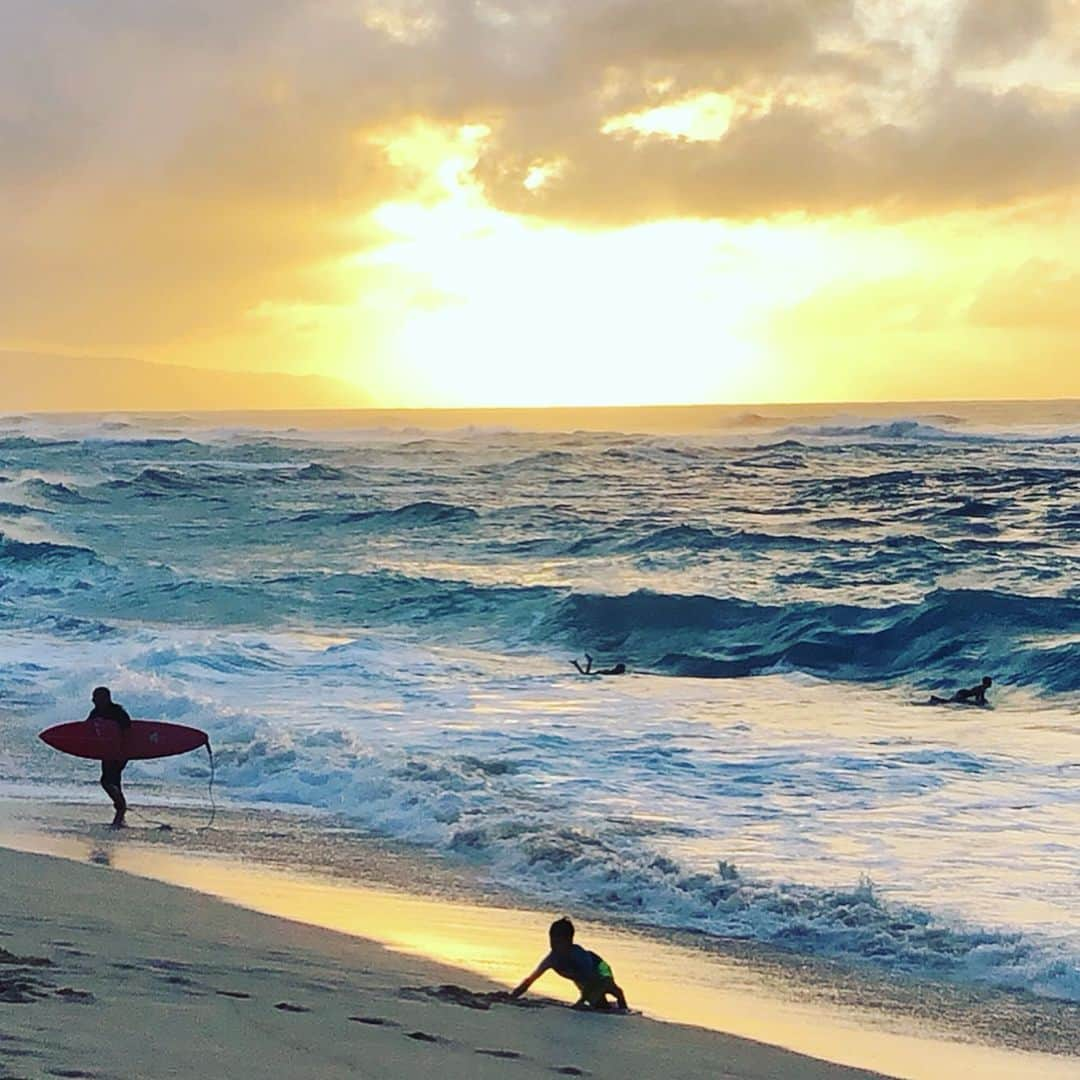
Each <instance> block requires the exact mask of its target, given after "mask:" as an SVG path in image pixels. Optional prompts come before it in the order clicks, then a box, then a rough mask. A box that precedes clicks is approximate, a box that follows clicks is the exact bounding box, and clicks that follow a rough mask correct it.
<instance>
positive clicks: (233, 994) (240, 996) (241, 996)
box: [214, 990, 251, 1001]
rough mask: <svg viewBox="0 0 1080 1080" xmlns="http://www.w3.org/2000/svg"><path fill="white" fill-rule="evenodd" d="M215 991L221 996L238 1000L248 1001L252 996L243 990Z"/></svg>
mask: <svg viewBox="0 0 1080 1080" xmlns="http://www.w3.org/2000/svg"><path fill="white" fill-rule="evenodd" d="M214 993H215V994H219V995H220V996H221V997H227V998H236V999H237V1001H247V1000H249V999H250V998H251V995H250V994H245V993H244V991H243V990H215V991H214Z"/></svg>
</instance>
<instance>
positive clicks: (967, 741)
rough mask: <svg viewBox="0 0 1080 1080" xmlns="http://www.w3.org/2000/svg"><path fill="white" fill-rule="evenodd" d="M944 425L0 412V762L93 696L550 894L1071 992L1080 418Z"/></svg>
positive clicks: (277, 800)
mask: <svg viewBox="0 0 1080 1080" xmlns="http://www.w3.org/2000/svg"><path fill="white" fill-rule="evenodd" d="M948 410H949V411H948V413H944V414H943V413H935V414H933V415H916V414H914V412H913V411H912V407H910V406H909V407H908V408H907V412H908V415H904V411H903V410H902V409H898V410H895V413H894V415H888V414H885V413H883V411H881V410H879V413H878V415H875V416H859V415H851V410H847V414H845V412H844V411H843V410H837V411H836V412H835V413H834V414H831V415H830V414H827V413H822V414H820V415H817V416H813V415H808V414H807V411H806V410H802V411H801V412H799V413H798V414H796V413H794V412H789V413H785V412H784V411H783V410H772V412H773V413H775V415H771V416H770V417H762V416H749V417H748V416H738V415H734V414H730V413H723V414H721V413H719V412H718V413H717V414H715V415H711V414H704V415H698V414H695V417H694V419H695V428H696V429H695V430H683V431H680V432H673V431H654V432H653V433H639V434H634V433H627V432H626V431H614V432H613V431H602V430H576V429H575V430H565V431H558V430H555V431H552V430H547V431H529V430H525V429H523V428H521V427H520V425H519V426H517V427H514V426H510V425H503V424H500V423H498V421H497V420H496V421H495V422H494V423H493V422H491V421H490V420H488V421H487V422H485V423H484V424H483V425H474V426H471V427H469V426H460V425H459V426H456V427H450V428H447V427H446V426H445V425H446V421H445V418H441V419H440V420H439V423H438V424H436V423H434V422H433V423H431V424H429V425H425V422H424V420H425V418H424V417H423V416H420V417H417V418H415V420H414V422H413V423H412V424H411V425H410V426H409V427H403V426H401V424H400V423H389V422H388V421H383V422H381V423H380V422H379V421H378V418H373V417H371V416H366V417H359V416H357V417H354V418H352V423H347V422H339V423H338V425H337V426H335V427H327V426H326V424H327V421H326V419H325V418H319V417H317V416H314V417H312V416H307V417H305V416H303V415H298V416H295V417H289V418H268V417H265V416H264V417H261V418H259V417H256V418H251V417H247V418H227V417H220V416H216V417H164V416H122V417H120V416H118V417H101V418H70V417H69V418H64V417H56V418H41V417H10V418H6V419H0V695H2V702H3V705H2V706H0V730H3V731H4V733H5V743H4V747H3V749H0V781H2V782H3V783H4V784H5V785H6V786H7V788H8V790H19V791H23V792H24V793H25V791H26V790H28V787H27V786H28V785H29V788H30V789H33V790H35V791H41V790H44V789H45V787H46V786H47V787H48V789H49V790H53V791H56V790H64V791H70V790H71V789H72V788H73V786H74V785H76V784H79V783H83V782H85V781H86V779H87V769H86V766H85V765H80V764H79V763H78V762H73V761H71V760H70V759H65V758H62V757H60V756H59V755H53V754H49V753H48V752H46V751H45V750H44V749H43V748H42V747H41V746H40V744H38V743H36V741H35V740H34V738H33V735H34V733H35V732H36V731H37V730H38V729H39V728H40V727H43V726H45V725H46V724H48V723H52V722H59V721H60V720H67V719H72V718H78V717H79V716H81V715H84V714H85V711H86V709H87V708H88V707H89V706H88V700H87V699H88V694H89V690H90V688H91V687H92V686H94V685H96V684H98V683H102V682H105V683H108V684H109V685H111V686H112V687H113V688H114V691H115V693H116V696H117V697H118V699H119V700H121V701H122V702H123V703H124V704H125V705H126V706H127V707H128V708H129V710H130V711H131V712H132V713H133V714H135V715H139V716H143V717H162V718H168V719H174V720H178V721H183V722H190V723H195V724H198V725H199V726H202V727H205V728H207V729H208V730H209V731H210V732H211V735H212V738H213V741H214V743H215V746H216V747H217V751H218V760H219V771H218V781H219V783H220V785H221V790H223V791H224V792H225V793H226V795H227V796H228V797H230V798H232V799H234V800H237V801H244V802H248V803H251V802H267V803H274V804H278V805H281V804H286V805H294V806H297V807H302V808H307V809H311V810H316V811H333V812H335V813H336V814H343V815H345V816H347V817H348V818H350V819H352V820H354V821H355V822H356V823H357V824H358V825H360V826H363V827H364V828H369V829H374V830H376V831H378V832H381V833H383V834H385V835H388V836H391V837H394V838H398V839H402V840H408V841H412V842H415V843H419V844H423V845H428V846H430V847H432V848H433V849H435V850H437V851H440V852H443V853H446V854H447V856H448V857H450V858H455V859H460V860H464V861H466V862H469V863H470V864H472V865H473V866H475V867H477V868H478V869H479V870H480V871H481V872H482V873H483V874H485V875H487V876H488V877H489V878H490V879H491V880H493V881H498V882H499V883H501V884H503V885H510V886H513V887H515V888H517V889H520V890H522V891H524V892H525V893H527V894H529V895H531V896H533V897H535V898H537V899H541V900H543V901H545V902H550V903H551V904H552V905H555V906H560V907H570V906H572V905H573V904H574V903H575V902H578V903H587V904H588V905H590V906H591V907H600V908H602V909H607V910H610V911H611V912H612V913H615V914H618V915H619V916H621V917H627V916H629V917H631V918H634V919H637V920H639V921H641V922H642V923H644V924H649V925H655V926H661V927H679V928H690V929H694V930H699V931H704V932H706V933H710V934H717V935H725V936H737V937H741V938H749V939H753V940H761V941H766V942H769V943H771V944H774V945H781V946H783V947H786V948H790V949H792V950H795V951H797V952H806V953H814V954H820V955H828V956H832V957H837V958H840V959H845V960H850V961H851V962H854V963H858V964H869V965H871V966H874V967H876V968H879V969H883V970H888V971H898V972H905V973H912V974H915V975H929V976H935V977H938V976H940V977H946V978H952V979H960V980H965V981H972V982H976V983H990V984H995V985H1006V986H1015V987H1019V988H1024V989H1027V990H1031V991H1034V992H1035V993H1039V994H1046V995H1051V996H1055V997H1065V998H1069V999H1072V1000H1080V914H1078V913H1077V910H1076V903H1075V900H1076V896H1077V895H1080V891H1078V887H1080V841H1078V840H1077V837H1078V836H1080V587H1078V577H1077V568H1078V565H1080V498H1078V492H1080V484H1078V483H1077V480H1078V478H1080V458H1078V451H1080V406H1077V405H1076V404H1075V403H1074V404H1069V403H1063V404H1062V403H1058V404H1048V405H1045V406H1033V405H1027V406H1017V407H1014V408H1011V409H1010V408H1009V407H1005V406H999V407H995V409H993V410H988V409H987V407H979V406H949V407H948ZM347 420H348V418H346V421H347ZM620 420H621V421H625V417H621V418H620ZM548 424H549V426H550V420H549V421H548ZM387 425H388V426H387ZM594 426H602V421H598V422H597V423H596V424H595V425H594ZM621 426H624V427H625V426H627V425H626V424H625V422H623V423H622V425H621ZM682 426H687V425H685V424H684V425H682ZM585 651H589V652H591V653H592V654H593V655H595V656H596V657H597V659H598V661H600V662H602V663H612V662H615V661H617V660H621V661H623V662H625V663H626V664H628V665H629V667H630V669H631V674H630V675H628V676H626V677H624V678H621V679H590V680H586V679H582V678H580V677H579V676H577V675H576V673H575V672H574V671H573V669H572V668H571V667H570V666H569V659H570V658H571V657H574V656H577V657H581V656H582V654H583V652H585ZM983 674H990V675H992V676H993V677H994V679H995V687H994V690H993V691H992V698H993V700H994V703H995V707H994V708H993V709H992V710H977V709H964V708H945V709H938V708H923V707H920V706H918V705H916V704H914V702H916V701H921V700H925V698H926V697H927V695H928V694H929V693H931V692H937V693H941V692H942V691H947V690H951V689H953V688H955V687H956V686H958V685H970V684H972V683H974V682H977V681H978V679H979V678H980V677H981V676H982V675H983ZM138 770H139V773H138V775H139V776H141V778H142V782H143V783H144V784H145V783H152V784H154V785H156V786H157V790H160V791H161V792H163V793H165V794H166V795H173V796H175V795H177V794H179V795H181V796H182V795H183V794H184V793H185V792H186V793H187V794H188V795H191V796H194V797H198V784H199V778H200V777H201V775H202V774H203V772H204V771H205V770H204V764H203V763H202V762H200V761H197V760H194V759H177V760H174V761H170V762H165V763H156V764H153V765H140V766H138ZM132 783H133V784H136V785H137V784H138V783H139V781H138V780H137V779H135V778H134V777H133V780H132Z"/></svg>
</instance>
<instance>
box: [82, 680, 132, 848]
mask: <svg viewBox="0 0 1080 1080" xmlns="http://www.w3.org/2000/svg"><path fill="white" fill-rule="evenodd" d="M91 698H92V700H93V702H94V707H93V708H92V709H91V710H90V715H89V716H88V717H87V718H86V719H87V721H90V720H112V721H113V722H114V723H116V724H117V725H119V727H120V730H121V731H127V729H128V728H130V727H131V717H130V716H128V714H127V710H126V709H125V708H124V707H123V705H117V703H116V702H115V701H113V699H112V692H111V691H110V690H109V688H108V687H107V686H98V687H95V689H94V693H93V694H92V695H91ZM126 764H127V761H126V760H116V761H103V762H102V763H101V786H102V787H103V788H104V789H105V793H106V794H107V795H108V796H109V798H110V799H112V803H113V809H114V810H115V811H116V814H115V815H114V817H113V819H112V827H113V828H114V829H122V828H123V827H124V815H125V814H126V813H127V799H125V798H124V791H123V788H122V787H121V786H120V779H121V774H122V773H123V771H124V766H125V765H126Z"/></svg>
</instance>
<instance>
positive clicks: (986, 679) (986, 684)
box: [927, 675, 994, 705]
mask: <svg viewBox="0 0 1080 1080" xmlns="http://www.w3.org/2000/svg"><path fill="white" fill-rule="evenodd" d="M993 685H994V680H993V679H991V678H990V676H989V675H984V676H983V680H982V682H981V683H979V685H978V686H969V687H967V688H965V689H963V690H957V691H956V693H955V694H953V696H952V697H951V698H940V697H937V696H936V695H935V696H934V697H931V698H930V700H929V701H928V702H927V705H986V704H987V700H986V691H987V690H989V689H990V687H991V686H993Z"/></svg>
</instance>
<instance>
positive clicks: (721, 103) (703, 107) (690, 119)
mask: <svg viewBox="0 0 1080 1080" xmlns="http://www.w3.org/2000/svg"><path fill="white" fill-rule="evenodd" d="M734 115H735V102H734V100H733V99H732V98H730V97H729V96H728V95H727V94H717V93H713V92H711V91H710V92H708V93H704V94H695V95H693V96H691V97H686V98H682V99H680V100H679V101H673V102H670V103H668V104H666V105H658V106H656V107H655V108H652V109H643V110H641V111H640V112H632V113H623V114H622V115H620V116H614V117H612V118H611V119H610V120H608V121H607V123H605V124H604V126H603V127H602V128H601V131H603V133H604V134H605V135H621V134H626V133H631V134H635V135H659V136H662V137H664V138H668V139H685V140H687V142H712V141H715V140H717V139H722V138H723V137H724V135H726V134H727V130H728V128H729V127H730V126H731V119H732V117H733V116H734Z"/></svg>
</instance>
